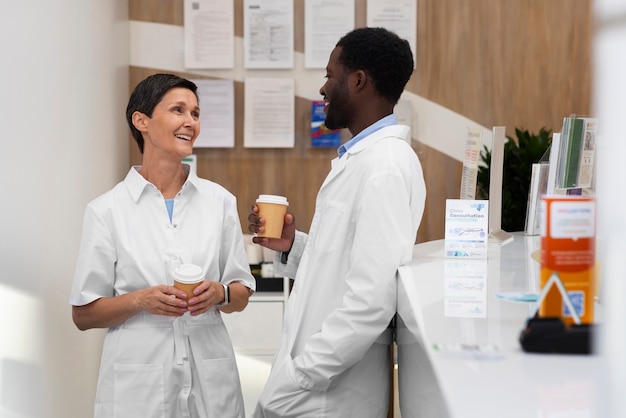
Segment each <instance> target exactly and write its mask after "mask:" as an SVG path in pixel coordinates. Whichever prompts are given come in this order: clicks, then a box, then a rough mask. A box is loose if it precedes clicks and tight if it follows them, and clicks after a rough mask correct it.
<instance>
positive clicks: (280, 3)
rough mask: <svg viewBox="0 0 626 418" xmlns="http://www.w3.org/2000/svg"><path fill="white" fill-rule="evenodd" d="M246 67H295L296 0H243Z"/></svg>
mask: <svg viewBox="0 0 626 418" xmlns="http://www.w3.org/2000/svg"><path fill="white" fill-rule="evenodd" d="M243 26H244V32H243V55H244V66H245V68H293V49H294V42H293V26H294V22H293V1H292V0H244V10H243Z"/></svg>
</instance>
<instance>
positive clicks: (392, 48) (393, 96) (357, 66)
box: [336, 27, 413, 105]
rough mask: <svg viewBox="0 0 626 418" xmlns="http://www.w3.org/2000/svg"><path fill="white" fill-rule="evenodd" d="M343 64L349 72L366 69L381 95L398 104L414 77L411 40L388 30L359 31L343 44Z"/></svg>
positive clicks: (350, 35) (341, 45) (355, 30)
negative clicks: (407, 84) (412, 76)
mask: <svg viewBox="0 0 626 418" xmlns="http://www.w3.org/2000/svg"><path fill="white" fill-rule="evenodd" d="M336 46H338V47H341V54H340V56H339V62H341V64H343V65H344V66H345V67H346V69H348V70H349V71H355V70H363V71H365V72H366V73H367V74H368V76H369V77H371V78H372V79H373V81H374V87H375V88H376V91H378V93H379V94H380V95H381V96H383V97H385V98H386V99H387V100H389V101H390V102H391V103H393V104H394V105H395V104H397V103H398V100H399V99H400V95H402V92H403V91H404V86H406V83H407V82H408V81H409V79H410V78H411V74H413V53H412V52H411V46H410V45H409V43H408V41H406V40H405V39H402V38H400V37H399V36H398V35H396V34H395V33H393V32H390V31H389V30H387V29H385V28H370V27H366V28H358V29H354V30H353V31H350V32H348V33H347V34H346V35H344V36H343V37H342V38H341V39H340V40H339V42H337V45H336Z"/></svg>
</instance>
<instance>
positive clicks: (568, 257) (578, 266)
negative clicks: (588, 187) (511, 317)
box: [539, 195, 596, 324]
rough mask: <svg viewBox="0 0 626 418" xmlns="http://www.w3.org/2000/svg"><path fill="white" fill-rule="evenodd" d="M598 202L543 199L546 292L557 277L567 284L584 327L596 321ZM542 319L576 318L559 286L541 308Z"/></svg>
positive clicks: (542, 280) (580, 198) (569, 321)
mask: <svg viewBox="0 0 626 418" xmlns="http://www.w3.org/2000/svg"><path fill="white" fill-rule="evenodd" d="M595 212H596V211H595V199H594V198H593V197H589V196H547V195H546V196H542V198H541V213H542V228H541V277H540V283H539V284H540V286H541V288H542V289H543V288H544V286H545V285H546V284H547V283H548V281H549V280H550V279H551V278H552V276H553V275H555V274H556V275H557V276H558V278H559V279H560V280H561V282H562V283H563V285H564V287H565V289H566V291H567V294H568V295H569V299H570V301H571V306H573V308H574V310H575V312H576V313H577V314H578V316H579V318H580V320H581V323H584V324H590V323H593V320H594V302H595V283H594V281H595V274H594V272H595V271H594V270H595V258H596V257H595V245H596V242H595V237H596V213H595ZM539 316H541V317H561V318H562V320H563V322H565V323H566V324H573V323H575V321H574V316H573V315H572V312H570V309H569V307H568V306H567V304H566V303H565V302H564V300H563V297H562V295H561V292H560V291H559V289H558V287H557V286H552V287H551V288H550V290H549V291H548V293H547V294H546V296H545V298H544V299H543V301H542V302H541V305H540V307H539Z"/></svg>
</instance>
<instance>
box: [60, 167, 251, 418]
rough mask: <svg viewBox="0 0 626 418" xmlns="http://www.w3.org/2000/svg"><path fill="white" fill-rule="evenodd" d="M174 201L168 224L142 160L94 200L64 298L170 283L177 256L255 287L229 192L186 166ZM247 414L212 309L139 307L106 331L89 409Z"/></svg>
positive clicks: (132, 416) (82, 299) (112, 414)
mask: <svg viewBox="0 0 626 418" xmlns="http://www.w3.org/2000/svg"><path fill="white" fill-rule="evenodd" d="M185 168H186V169H187V170H189V167H188V166H186V165H185ZM174 202H175V203H174V211H173V218H172V221H171V222H170V220H169V219H168V214H167V210H166V206H165V203H164V200H163V196H162V195H161V193H160V192H159V191H158V190H157V188H156V187H155V186H154V185H152V184H151V183H149V182H148V181H146V180H145V179H144V178H143V177H142V176H141V175H140V174H139V173H138V167H133V168H131V169H130V170H129V172H128V175H127V176H126V178H125V180H124V181H123V182H121V183H119V184H118V185H117V186H115V187H114V188H113V189H112V190H110V191H109V192H107V193H105V194H103V195H102V196H100V197H98V198H97V199H95V200H93V201H92V202H90V203H89V205H88V206H87V209H86V211H85V217H84V221H83V236H82V239H81V247H80V252H79V256H78V261H77V266H76V273H75V276H74V283H73V287H72V293H71V296H70V303H71V304H72V305H75V306H81V305H85V304H88V303H91V302H93V301H94V300H96V299H98V298H101V297H107V296H116V295H121V294H125V293H129V292H132V291H134V290H137V289H144V288H147V287H150V286H155V285H158V284H170V285H171V284H173V278H172V276H171V271H172V270H173V269H174V268H175V267H176V266H177V265H180V264H181V263H194V264H197V265H199V266H201V267H202V269H203V272H204V275H205V277H206V278H207V279H210V280H215V281H221V282H222V283H231V282H235V281H236V282H240V283H242V284H243V285H245V286H247V287H249V288H250V289H252V290H254V289H255V281H254V278H253V277H252V275H251V274H250V269H249V265H248V262H247V258H246V254H245V249H244V246H243V238H242V234H241V225H240V223H239V216H238V214H237V202H236V200H235V197H234V196H233V195H231V194H230V193H229V192H227V191H226V190H225V189H224V188H223V187H221V186H219V185H217V184H215V183H212V182H210V181H207V180H204V179H200V178H198V177H197V176H196V175H195V174H193V173H190V174H189V177H188V179H187V181H186V182H185V184H184V185H183V188H182V190H181V191H180V192H179V193H178V194H177V196H176V197H175V199H174ZM243 416H244V410H243V398H242V394H241V386H240V383H239V374H238V372H237V365H236V363H235V355H234V352H233V347H232V344H231V341H230V338H229V336H228V332H227V331H226V327H225V325H224V323H223V321H222V318H221V314H220V312H219V311H218V310H217V308H215V307H213V308H211V309H210V310H209V311H208V312H206V313H204V314H201V315H198V316H195V317H192V316H190V315H189V314H188V313H186V314H185V315H184V316H182V317H179V318H174V317H168V316H161V315H152V314H149V313H142V314H138V315H135V316H134V317H132V318H130V319H129V320H127V321H125V322H124V323H122V324H120V325H118V326H116V327H113V328H109V329H108V330H107V334H106V338H105V341H104V347H103V350H102V360H101V365H100V374H99V377H98V389H97V393H96V402H95V408H94V417H96V418H137V417H142V418H144V417H145V418H148V417H149V418H180V417H203V418H204V417H207V418H210V417H220V418H224V417H229V418H235V417H237V418H242V417H243Z"/></svg>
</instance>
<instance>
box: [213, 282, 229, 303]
mask: <svg viewBox="0 0 626 418" xmlns="http://www.w3.org/2000/svg"><path fill="white" fill-rule="evenodd" d="M222 286H224V302H222V303H217V304H216V305H215V306H226V305H228V304H229V303H230V287H228V285H227V284H224V283H222Z"/></svg>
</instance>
